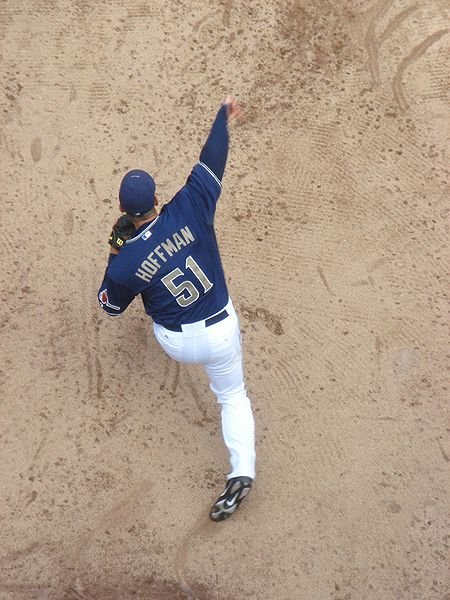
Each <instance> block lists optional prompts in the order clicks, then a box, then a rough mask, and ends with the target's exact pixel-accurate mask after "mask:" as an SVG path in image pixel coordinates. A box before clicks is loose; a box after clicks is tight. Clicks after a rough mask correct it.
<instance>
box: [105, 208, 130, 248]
mask: <svg viewBox="0 0 450 600" xmlns="http://www.w3.org/2000/svg"><path fill="white" fill-rule="evenodd" d="M135 233H136V229H135V227H134V225H133V221H132V220H131V219H130V217H129V216H128V215H122V216H121V217H119V218H118V219H117V221H116V222H115V223H114V225H113V228H112V231H111V233H110V235H109V240H108V244H109V245H110V246H112V247H113V248H115V249H116V250H120V249H121V248H123V247H124V245H125V242H126V241H127V240H128V239H130V238H132V237H133V236H134V234H135Z"/></svg>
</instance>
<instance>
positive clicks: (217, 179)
mask: <svg viewBox="0 0 450 600" xmlns="http://www.w3.org/2000/svg"><path fill="white" fill-rule="evenodd" d="M198 164H199V165H201V166H202V167H203V168H204V169H206V170H207V171H208V173H209V174H210V175H212V176H213V177H214V179H215V180H216V181H217V183H218V184H219V185H220V187H221V188H222V182H221V181H220V179H219V178H218V177H217V175H216V174H215V173H214V172H213V171H211V169H210V168H209V167H208V165H205V163H202V162H199V163H198Z"/></svg>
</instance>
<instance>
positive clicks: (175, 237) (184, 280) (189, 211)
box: [107, 163, 228, 325]
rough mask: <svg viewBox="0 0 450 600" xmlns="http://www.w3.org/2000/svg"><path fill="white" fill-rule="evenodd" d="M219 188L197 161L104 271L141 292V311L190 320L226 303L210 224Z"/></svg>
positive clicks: (177, 321)
mask: <svg viewBox="0 0 450 600" xmlns="http://www.w3.org/2000/svg"><path fill="white" fill-rule="evenodd" d="M220 192H221V184H220V181H219V180H218V179H217V177H216V176H215V175H214V173H212V171H211V170H210V169H209V168H208V167H207V166H206V165H204V164H202V163H199V164H197V165H196V166H195V167H194V169H193V170H192V172H191V175H190V176H189V178H188V181H187V183H186V185H185V186H184V187H183V188H182V189H181V190H180V191H179V192H178V193H177V194H176V196H175V197H174V198H173V199H172V201H171V202H170V203H169V204H167V205H166V206H165V207H164V208H163V210H162V211H161V214H160V215H159V216H158V218H157V219H155V220H154V221H152V222H151V223H149V224H148V225H147V226H144V227H143V228H142V229H140V230H138V232H137V235H136V236H135V237H134V238H132V239H130V240H128V241H127V243H126V246H125V247H124V248H123V249H122V250H121V252H120V254H119V255H118V256H117V258H116V259H115V260H114V261H113V262H112V263H111V265H110V267H109V269H108V271H107V276H108V278H109V279H110V280H111V283H113V282H115V283H116V284H117V290H118V291H120V290H119V286H120V288H125V289H128V290H130V292H132V295H133V297H134V296H135V295H137V294H139V293H140V294H141V295H142V298H143V302H144V306H145V310H146V312H147V314H149V315H150V316H151V317H152V318H153V320H154V321H155V322H156V323H160V324H162V325H181V324H185V323H193V322H196V321H200V320H202V319H206V318H207V317H209V316H211V315H213V314H216V313H217V312H219V311H220V310H221V309H222V308H223V307H224V306H225V305H226V304H227V301H228V291H227V286H226V282H225V276H224V273H223V268H222V264H221V259H220V254H219V250H218V246H217V240H216V236H215V232H214V227H213V220H214V214H215V209H216V203H217V200H218V198H219V196H220ZM112 287H114V286H112ZM108 289H109V290H110V289H111V285H109V286H108ZM111 291H112V290H111ZM128 303H129V302H128ZM119 306H121V304H120V303H119Z"/></svg>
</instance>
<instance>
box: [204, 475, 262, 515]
mask: <svg viewBox="0 0 450 600" xmlns="http://www.w3.org/2000/svg"><path fill="white" fill-rule="evenodd" d="M251 488H252V486H251V485H248V484H247V485H245V484H243V486H242V487H241V488H239V489H238V490H236V491H235V492H234V493H231V494H230V492H228V493H227V495H226V496H225V497H223V498H222V497H221V496H219V499H218V500H217V501H216V502H215V504H214V505H213V507H212V509H211V512H210V513H209V516H210V517H211V519H212V520H213V521H216V522H218V521H224V520H225V519H228V518H229V517H231V515H233V514H234V513H235V512H236V510H237V509H238V507H239V504H240V503H241V502H242V500H243V499H244V498H245V497H246V496H247V494H248V493H249V491H250V490H251ZM230 491H231V490H230Z"/></svg>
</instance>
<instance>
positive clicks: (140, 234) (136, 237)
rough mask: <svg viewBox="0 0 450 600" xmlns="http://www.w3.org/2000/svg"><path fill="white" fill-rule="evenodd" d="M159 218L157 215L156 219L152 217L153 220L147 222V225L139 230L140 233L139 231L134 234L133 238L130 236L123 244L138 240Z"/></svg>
mask: <svg viewBox="0 0 450 600" xmlns="http://www.w3.org/2000/svg"><path fill="white" fill-rule="evenodd" d="M158 219H159V216H158V217H156V219H153V221H152V222H151V223H149V224H148V225H147V227H146V228H145V229H144V230H143V231H141V233H139V234H138V235H136V236H134V237H133V238H130V239H129V240H127V241H126V242H125V244H131V242H135V241H136V240H138V239H139V238H140V237H141V236H143V235H144V233H147V231H148V230H149V229H150V227H153V225H154V224H155V223H156V221H157V220H158Z"/></svg>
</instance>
